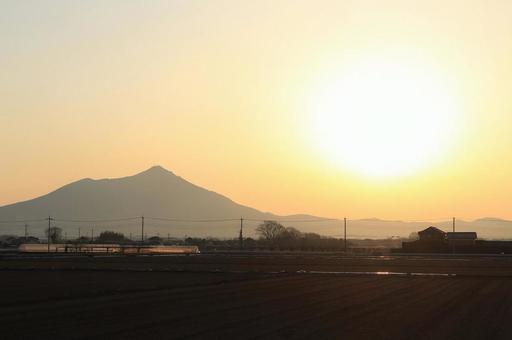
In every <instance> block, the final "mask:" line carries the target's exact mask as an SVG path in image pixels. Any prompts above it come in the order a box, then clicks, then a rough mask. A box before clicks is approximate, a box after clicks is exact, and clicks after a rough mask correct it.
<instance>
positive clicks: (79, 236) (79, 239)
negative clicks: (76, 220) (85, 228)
mask: <svg viewBox="0 0 512 340" xmlns="http://www.w3.org/2000/svg"><path fill="white" fill-rule="evenodd" d="M78 240H80V227H78Z"/></svg>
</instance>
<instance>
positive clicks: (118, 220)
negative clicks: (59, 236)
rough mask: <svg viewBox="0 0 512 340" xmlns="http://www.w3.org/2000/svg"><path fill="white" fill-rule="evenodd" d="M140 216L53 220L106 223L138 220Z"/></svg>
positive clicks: (57, 219)
mask: <svg viewBox="0 0 512 340" xmlns="http://www.w3.org/2000/svg"><path fill="white" fill-rule="evenodd" d="M139 218H140V217H125V218H114V219H104V220H101V219H98V220H92V219H91V220H89V219H87V220H75V219H71V220H66V219H60V218H55V219H54V220H55V221H59V222H68V223H108V222H123V221H133V220H138V219H139Z"/></svg>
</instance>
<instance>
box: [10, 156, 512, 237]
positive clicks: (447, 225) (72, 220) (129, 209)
mask: <svg viewBox="0 0 512 340" xmlns="http://www.w3.org/2000/svg"><path fill="white" fill-rule="evenodd" d="M48 216H51V217H52V218H55V221H54V222H53V224H54V225H57V226H59V227H61V228H62V229H64V230H65V231H67V232H69V235H70V236H76V235H75V234H76V233H77V230H78V228H83V229H82V230H92V229H93V228H95V230H96V231H95V232H96V235H97V234H98V233H99V232H100V231H102V230H115V231H120V232H123V233H125V234H128V233H135V234H136V235H139V234H140V232H141V231H140V224H141V221H140V217H141V216H145V231H146V232H147V233H148V235H156V234H161V235H167V234H171V235H173V236H185V235H188V236H212V237H237V236H238V232H239V228H240V221H239V220H238V219H239V218H240V217H243V218H244V219H245V220H244V235H245V236H254V229H255V227H256V226H257V225H258V224H259V223H261V221H263V220H283V221H285V222H283V224H284V225H286V226H294V227H296V228H298V229H300V230H301V231H305V232H316V233H319V234H322V235H328V236H335V237H341V236H342V235H343V222H342V221H340V220H327V221H321V222H320V221H319V222H312V220H313V221H314V220H318V219H320V218H319V217H315V216H311V215H305V214H296V215H290V216H278V215H275V214H272V213H267V212H262V211H259V210H257V209H254V208H251V207H247V206H244V205H241V204H238V203H236V202H234V201H232V200H231V199H229V198H227V197H226V196H223V195H220V194H218V193H216V192H213V191H210V190H207V189H204V188H201V187H199V186H197V185H195V184H192V183H190V182H188V181H186V180H185V179H183V178H181V177H179V176H177V175H175V174H174V173H172V172H171V171H168V170H166V169H164V168H162V167H161V166H154V167H151V168H150V169H148V170H146V171H143V172H141V173H139V174H136V175H134V176H129V177H123V178H114V179H99V180H94V179H90V178H85V179H82V180H79V181H76V182H73V183H70V184H68V185H65V186H63V187H61V188H59V189H57V190H55V191H53V192H51V193H49V194H47V195H44V196H41V197H38V198H35V199H32V200H28V201H24V202H19V203H14V204H10V205H6V206H3V207H0V221H18V220H37V221H34V222H33V221H30V222H29V223H30V225H29V227H30V233H31V234H32V235H35V236H38V237H41V236H43V235H44V230H45V227H46V226H47V222H45V221H44V218H45V217H48ZM124 218H131V219H128V220H124ZM160 218H161V219H160ZM167 218H168V219H172V221H170V220H166V219H167ZM116 219H123V220H119V221H111V220H116ZM224 219H227V221H224ZM77 220H79V221H77ZM204 220H208V221H204ZM219 220H222V221H219ZM89 222H90V223H89ZM432 224H433V225H435V226H438V227H440V228H441V229H443V230H445V231H450V230H451V225H452V222H451V220H445V221H441V222H437V223H432V222H404V221H390V220H381V219H377V218H369V219H359V220H351V219H349V222H348V236H349V237H353V238H386V237H392V236H402V237H403V236H408V235H409V234H410V233H412V232H417V231H419V230H421V229H423V228H426V227H428V226H430V225H432ZM0 227H2V230H1V231H0V234H7V233H13V234H18V235H21V234H22V232H23V227H24V222H12V223H2V224H0ZM457 230H458V231H476V232H478V234H479V236H480V237H487V238H510V237H512V222H511V221H506V220H501V219H498V218H482V219H478V220H475V221H472V222H468V221H462V220H458V221H457Z"/></svg>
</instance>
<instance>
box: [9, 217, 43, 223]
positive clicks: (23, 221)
mask: <svg viewBox="0 0 512 340" xmlns="http://www.w3.org/2000/svg"><path fill="white" fill-rule="evenodd" d="M46 220H47V218H42V219H39V220H12V221H0V223H31V222H44V221H46Z"/></svg>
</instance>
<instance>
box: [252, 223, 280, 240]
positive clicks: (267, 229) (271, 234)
mask: <svg viewBox="0 0 512 340" xmlns="http://www.w3.org/2000/svg"><path fill="white" fill-rule="evenodd" d="M285 231H286V228H285V227H283V226H282V225H281V224H279V223H277V222H276V221H264V222H263V223H262V224H260V225H259V226H258V227H257V228H256V233H257V234H259V235H260V237H261V238H263V239H265V240H267V241H270V242H274V241H276V240H278V239H279V238H280V237H281V236H282V234H283V233H284V232H285Z"/></svg>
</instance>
